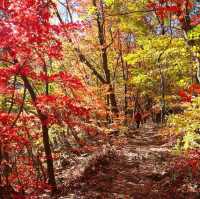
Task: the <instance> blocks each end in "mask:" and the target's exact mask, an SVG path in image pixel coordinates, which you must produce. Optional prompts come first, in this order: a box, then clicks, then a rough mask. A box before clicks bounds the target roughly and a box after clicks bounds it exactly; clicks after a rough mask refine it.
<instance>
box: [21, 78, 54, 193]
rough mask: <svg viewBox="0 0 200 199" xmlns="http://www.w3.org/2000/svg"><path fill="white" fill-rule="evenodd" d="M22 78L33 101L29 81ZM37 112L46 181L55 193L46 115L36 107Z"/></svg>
mask: <svg viewBox="0 0 200 199" xmlns="http://www.w3.org/2000/svg"><path fill="white" fill-rule="evenodd" d="M22 80H23V81H24V85H25V87H26V88H27V89H28V91H29V94H30V96H31V99H32V101H33V102H34V103H35V102H36V94H35V92H34V90H33V88H32V86H31V84H30V82H29V81H28V79H27V78H26V77H25V76H22ZM37 113H38V116H39V118H40V121H41V125H42V136H43V145H44V151H45V156H46V161H47V176H48V183H49V185H50V186H51V188H52V193H55V192H56V190H57V186H56V180H55V175H54V168H53V158H52V152H51V147H50V142H49V134H48V126H47V124H46V119H47V116H46V115H44V114H43V113H42V112H41V111H40V109H38V108H37Z"/></svg>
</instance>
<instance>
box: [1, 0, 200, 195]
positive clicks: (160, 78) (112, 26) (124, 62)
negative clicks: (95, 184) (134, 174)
mask: <svg viewBox="0 0 200 199" xmlns="http://www.w3.org/2000/svg"><path fill="white" fill-rule="evenodd" d="M199 44H200V1H198V0H15V1H10V0H0V129H1V131H0V198H1V197H2V198H15V196H16V197H18V198H26V197H36V198H37V197H39V195H41V194H44V193H47V195H48V194H49V192H48V190H50V191H51V194H60V193H61V192H62V191H61V190H63V188H62V187H63V186H64V184H65V181H64V180H63V179H64V178H62V180H61V182H60V181H59V180H58V179H59V175H60V174H59V172H60V170H59V168H60V166H62V164H65V163H66V159H67V158H66V157H64V156H66V154H67V157H69V156H70V155H71V154H76V155H77V156H81V155H82V154H94V153H95V152H97V151H98V149H99V148H100V147H101V146H102V145H103V146H104V145H105V146H108V145H109V146H111V147H112V146H115V144H116V143H118V144H117V145H120V146H121V147H122V146H123V145H124V144H123V140H125V139H126V140H131V139H133V138H130V137H129V136H128V135H129V134H131V132H132V134H134V132H135V131H137V130H136V128H135V126H134V125H135V124H137V127H138V128H139V127H140V128H141V130H140V134H141V135H142V134H143V133H144V134H145V132H144V131H145V130H144V129H142V128H143V126H145V125H146V126H147V127H148V128H149V126H152V125H154V126H156V128H157V129H159V132H160V133H161V134H162V136H163V137H164V136H166V137H168V138H172V139H173V144H172V146H171V148H170V153H173V155H174V154H175V162H176V160H177V162H179V161H178V160H179V158H182V159H181V161H182V165H178V171H180V173H181V175H180V176H179V178H177V179H178V182H177V181H176V180H175V182H173V183H174V184H173V183H172V185H173V187H175V188H176V183H177V187H178V186H179V185H180V184H181V183H183V181H184V180H183V179H185V178H184V176H186V175H187V173H188V170H187V169H185V168H186V167H189V168H191V169H192V171H193V175H194V177H195V176H198V174H199V140H200V134H199V133H200V131H199V129H200V123H199V119H200V116H199V113H200V98H199V93H200V85H199V84H200V46H199ZM145 128H146V127H145ZM148 128H147V129H148ZM155 132H157V130H155ZM113 139H114V140H115V142H114V141H113ZM112 141H113V142H112ZM127 142H129V141H127ZM124 146H125V145H124ZM120 150H122V149H120ZM100 151H101V150H100ZM105 153H106V152H105ZM67 161H68V160H67ZM92 161H93V160H92ZM63 162H65V163H63ZM176 166H177V165H176V164H175V168H176ZM184 169H185V170H184ZM195 179H196V178H195ZM192 182H193V181H192ZM188 183H189V182H188ZM195 183H196V181H195ZM195 186H197V185H195ZM197 187H198V186H197ZM66 190H67V188H66ZM65 193H66V192H65ZM136 196H137V195H136ZM49 197H51V196H49ZM52 197H53V196H52ZM130 198H131V197H130Z"/></svg>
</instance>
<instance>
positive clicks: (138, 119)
mask: <svg viewBox="0 0 200 199" xmlns="http://www.w3.org/2000/svg"><path fill="white" fill-rule="evenodd" d="M134 120H135V122H136V124H137V128H139V127H140V123H141V121H142V114H141V113H140V112H139V111H137V112H136V113H135V114H134Z"/></svg>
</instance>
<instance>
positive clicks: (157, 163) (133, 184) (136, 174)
mask: <svg viewBox="0 0 200 199" xmlns="http://www.w3.org/2000/svg"><path fill="white" fill-rule="evenodd" d="M119 139H120V140H121V141H122V138H119ZM123 139H124V144H120V145H118V146H117V144H116V146H115V149H116V151H118V152H119V154H120V155H118V156H113V157H111V158H109V160H106V159H105V160H104V161H103V160H102V161H100V162H98V163H97V164H96V166H95V168H91V169H90V170H89V171H87V172H85V174H84V177H82V178H80V179H79V180H78V181H77V182H76V183H74V184H73V186H71V187H70V188H69V189H67V190H66V193H67V194H66V195H65V194H63V196H61V197H59V198H60V199H65V198H66V199H143V198H146V199H151V198H152V199H154V198H156V199H158V198H161V199H165V198H166V199H167V198H169V199H172V198H175V199H179V198H186V199H192V198H200V196H198V193H195V192H192V191H191V192H190V193H188V192H187V193H184V192H178V191H174V190H173V191H172V189H171V188H172V187H171V186H170V183H171V180H172V179H171V178H172V177H171V176H170V167H169V165H170V163H171V162H173V159H174V158H175V157H174V156H173V155H172V154H171V144H170V140H169V139H166V138H164V137H163V136H162V135H161V133H160V131H159V128H157V127H156V126H155V125H154V124H145V125H143V126H142V127H141V128H139V129H138V130H137V129H132V130H129V132H128V135H127V136H126V138H125V137H124V138H123ZM113 143H117V138H115V139H113ZM111 156H112V155H111ZM64 195H65V196H64Z"/></svg>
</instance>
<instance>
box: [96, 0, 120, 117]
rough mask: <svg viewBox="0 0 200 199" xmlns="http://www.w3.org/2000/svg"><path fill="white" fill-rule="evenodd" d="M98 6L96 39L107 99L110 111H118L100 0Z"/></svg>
mask: <svg viewBox="0 0 200 199" xmlns="http://www.w3.org/2000/svg"><path fill="white" fill-rule="evenodd" d="M93 6H95V7H96V8H98V6H97V3H96V0H93ZM99 6H100V8H99V11H98V12H97V15H96V21H97V27H98V40H99V44H100V46H101V59H102V68H103V70H104V73H105V78H106V83H107V84H108V86H109V99H110V100H109V101H110V105H111V111H112V112H113V113H118V107H117V101H116V96H115V92H114V88H113V86H112V84H111V78H110V70H109V67H108V56H107V47H106V46H105V45H106V40H105V30H104V29H105V27H104V24H105V18H104V7H103V2H102V0H100V1H99Z"/></svg>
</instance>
